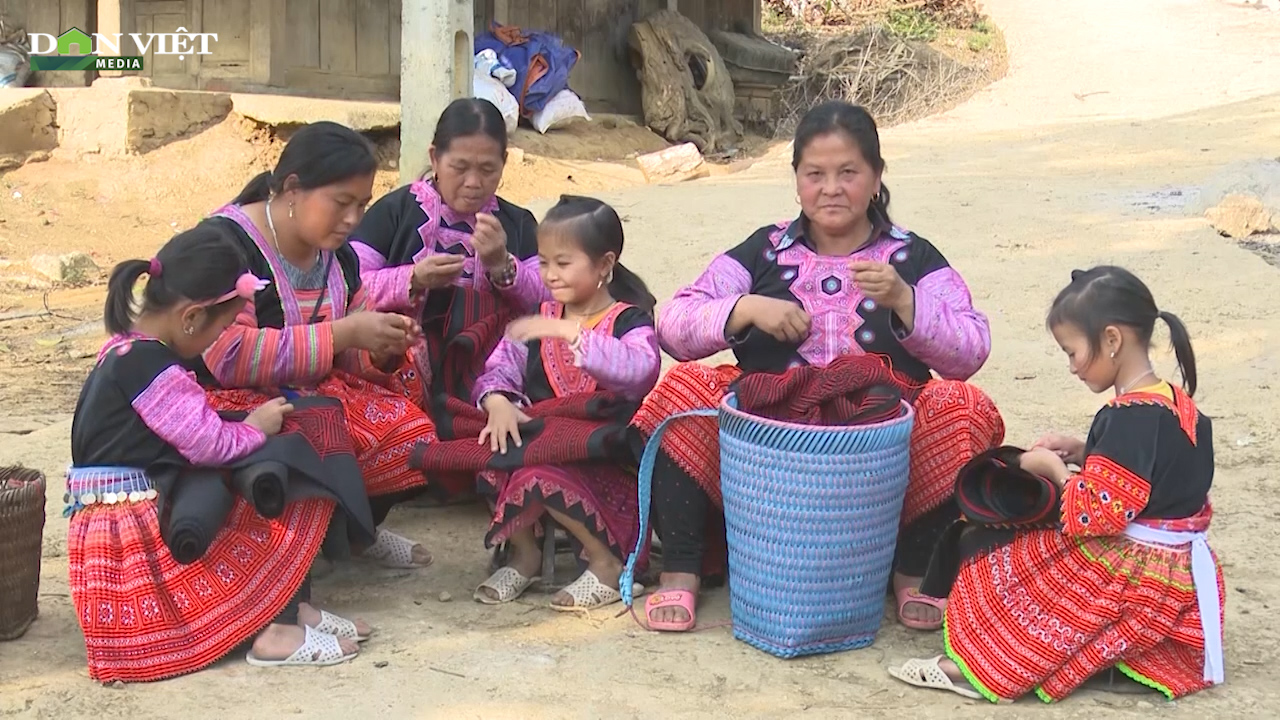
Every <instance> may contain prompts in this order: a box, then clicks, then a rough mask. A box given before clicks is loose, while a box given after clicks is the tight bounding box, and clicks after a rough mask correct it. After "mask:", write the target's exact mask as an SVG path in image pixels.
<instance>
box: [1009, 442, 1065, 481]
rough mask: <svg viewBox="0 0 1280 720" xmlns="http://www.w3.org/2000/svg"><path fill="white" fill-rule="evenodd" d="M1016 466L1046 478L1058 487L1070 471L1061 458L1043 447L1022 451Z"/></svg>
mask: <svg viewBox="0 0 1280 720" xmlns="http://www.w3.org/2000/svg"><path fill="white" fill-rule="evenodd" d="M1018 466H1019V467H1021V468H1022V469H1023V470H1026V471H1027V472H1029V473H1031V474H1033V475H1039V476H1040V477H1042V478H1048V479H1049V480H1051V481H1053V483H1054V484H1055V485H1057V486H1058V487H1062V483H1063V482H1065V481H1066V479H1067V478H1068V477H1070V476H1071V471H1070V470H1067V464H1066V463H1064V462H1063V461H1062V458H1060V457H1058V456H1057V454H1056V453H1054V452H1053V451H1052V450H1047V449H1045V448H1036V449H1035V450H1028V451H1027V452H1025V453H1023V454H1022V457H1021V458H1020V459H1019V460H1018Z"/></svg>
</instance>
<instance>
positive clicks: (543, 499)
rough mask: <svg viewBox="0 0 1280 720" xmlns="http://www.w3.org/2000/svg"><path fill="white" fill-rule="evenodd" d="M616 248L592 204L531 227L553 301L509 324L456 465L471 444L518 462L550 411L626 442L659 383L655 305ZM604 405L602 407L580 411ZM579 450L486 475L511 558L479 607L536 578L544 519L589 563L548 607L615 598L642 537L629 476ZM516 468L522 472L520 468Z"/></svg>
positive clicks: (572, 200) (605, 213) (440, 453)
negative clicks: (595, 412)
mask: <svg viewBox="0 0 1280 720" xmlns="http://www.w3.org/2000/svg"><path fill="white" fill-rule="evenodd" d="M622 245H623V232H622V221H621V220H620V219H619V218H618V213H617V212H615V211H614V209H613V208H611V207H609V206H608V205H606V204H605V203H603V202H601V201H599V200H596V199H594V198H586V197H575V196H568V195H566V196H563V197H561V198H560V202H559V203H558V204H557V205H556V206H555V207H553V208H551V210H550V211H549V212H548V213H547V215H546V218H545V219H544V220H543V221H542V224H541V226H540V227H539V228H538V267H539V271H540V273H541V277H542V282H543V283H544V284H545V286H546V290H547V292H548V294H549V295H550V296H551V297H552V298H553V299H552V300H551V301H549V302H544V303H542V305H541V309H540V312H539V314H538V315H535V316H530V317H525V318H521V319H518V320H516V321H514V322H512V323H511V324H510V325H509V326H508V328H507V333H506V337H505V338H504V339H503V340H501V341H500V342H499V343H498V346H497V348H496V349H495V350H494V351H493V353H492V354H491V355H490V356H489V358H488V361H487V362H486V364H485V370H484V373H483V374H482V375H481V376H480V378H479V379H478V380H477V381H476V385H475V390H474V391H473V394H472V398H471V399H472V401H473V402H475V403H477V404H478V405H479V406H480V408H482V409H483V410H484V411H485V412H486V413H487V415H488V421H487V424H486V426H485V427H484V429H483V430H481V431H480V432H479V434H478V437H475V438H472V439H471V440H470V449H469V450H468V449H466V448H465V447H460V448H459V451H457V454H470V455H474V450H475V444H474V443H475V442H477V441H478V442H479V443H480V444H482V445H487V446H488V447H489V449H490V450H491V451H492V452H495V453H500V454H503V455H507V454H508V453H513V454H514V456H515V457H519V458H523V455H521V454H519V453H520V450H519V448H521V447H522V445H523V444H524V438H522V437H521V433H522V432H524V433H526V435H527V434H528V433H530V432H531V431H533V432H538V431H539V430H540V428H537V427H533V428H530V427H528V426H526V425H525V424H526V423H528V422H529V420H530V417H531V416H537V417H542V416H545V414H547V413H552V414H554V413H555V412H556V411H555V410H543V409H542V408H543V407H566V406H569V407H592V406H598V407H601V408H603V407H611V408H612V411H611V412H609V413H608V417H607V418H605V417H601V418H598V419H597V420H598V422H599V424H600V426H601V429H602V430H603V431H604V432H599V431H597V432H592V433H591V438H598V437H606V436H607V437H620V436H621V435H622V434H623V432H624V431H625V427H626V422H627V421H628V420H629V419H630V417H631V414H632V413H633V412H634V411H635V408H637V407H638V406H639V404H640V401H641V400H642V399H643V398H644V396H645V395H646V394H648V392H649V391H650V390H651V389H652V388H653V386H654V384H655V383H656V382H657V380H658V371H659V368H660V366H661V357H660V354H659V351H658V341H657V337H656V335H655V333H654V327H653V307H654V298H653V295H652V294H651V293H650V292H649V290H648V288H646V287H645V284H644V281H642V280H641V279H640V278H639V277H637V276H636V275H635V273H632V272H631V271H629V270H627V269H626V268H625V267H623V266H622V264H621V262H619V260H620V258H621V256H622ZM604 394H607V395H608V398H607V401H606V402H599V403H589V402H588V401H587V399H588V398H590V397H591V396H593V395H594V396H600V395H604ZM543 403H546V405H543ZM561 412H563V411H561ZM451 425H453V424H452V423H451ZM547 432H551V431H550V430H549V429H548V430H546V431H545V432H544V433H543V435H545V434H546V433H547ZM606 432H607V433H609V434H608V435H606V434H605V433H606ZM577 434H579V435H585V433H577ZM538 439H543V438H541V437H539V438H538ZM575 439H576V438H572V437H567V436H566V437H564V438H559V439H558V441H559V442H560V443H561V445H562V447H561V448H560V451H561V452H560V455H561V456H562V457H566V458H567V459H569V460H571V461H570V462H563V463H557V464H554V465H545V464H531V465H524V466H522V467H519V468H518V469H516V470H514V471H512V472H510V473H509V474H507V473H494V472H486V473H483V474H482V477H485V478H487V479H489V480H490V481H491V482H492V491H493V493H494V494H495V495H496V502H495V508H496V511H495V514H494V517H493V520H492V522H491V524H490V528H489V532H488V535H487V536H486V538H485V539H486V542H487V543H488V544H489V545H490V547H493V546H495V545H497V544H499V543H503V542H506V543H508V544H509V551H510V552H509V556H508V560H507V564H506V566H505V567H502V568H501V569H499V570H498V571H497V572H496V573H494V574H493V576H492V577H490V578H489V579H488V580H486V581H485V582H484V583H482V584H481V585H480V587H478V588H477V589H476V592H475V599H476V600H477V601H478V602H481V603H485V604H498V603H506V602H510V601H512V600H515V599H516V598H517V597H519V596H520V595H521V594H522V593H523V592H524V591H525V589H527V588H528V587H529V586H530V585H531V584H532V583H533V582H534V581H536V580H537V579H538V577H537V576H538V570H540V569H541V567H542V549H541V546H540V543H539V542H538V540H537V539H536V538H535V536H534V527H535V526H536V525H537V524H538V520H539V518H540V517H541V516H542V515H543V513H547V514H549V515H551V517H553V518H554V519H555V520H556V521H557V522H559V523H560V525H561V526H562V527H564V528H565V529H566V530H567V531H568V532H569V533H570V534H571V535H573V537H574V538H575V541H576V543H577V544H580V546H581V547H582V549H583V550H584V551H585V553H586V557H587V563H588V564H587V568H586V570H585V571H584V572H583V573H582V575H581V576H580V577H579V578H578V579H577V580H575V581H574V582H573V583H571V584H570V585H568V586H567V587H565V588H564V589H563V590H562V591H560V592H559V593H558V594H556V596H555V597H553V598H552V600H551V605H552V607H553V608H554V609H557V610H581V609H593V608H598V607H601V606H603V605H608V604H610V603H615V602H618V600H620V599H621V596H620V594H619V592H618V578H619V575H620V573H621V571H622V559H623V558H624V557H626V555H625V553H626V552H627V551H628V550H629V549H630V548H631V547H632V546H633V545H635V542H636V538H637V535H638V528H639V517H638V506H637V502H636V477H635V473H634V471H632V470H629V469H627V468H625V467H623V466H622V465H621V464H619V463H617V462H616V461H614V460H612V459H606V457H602V456H601V454H600V453H599V452H595V451H592V450H591V446H593V445H594V444H596V443H598V442H599V441H598V440H593V439H588V440H587V441H586V443H585V445H586V447H579V446H580V445H582V444H583V443H575ZM553 442H555V441H553ZM464 444H466V443H464ZM450 445H451V444H450V443H439V444H437V446H436V447H435V448H434V452H433V448H428V455H427V462H428V463H431V462H437V461H439V462H440V464H441V465H447V464H448V462H447V461H448V459H449V458H448V456H449V455H450V454H451V453H452V452H455V451H451V450H450V449H449V447H448V446H450ZM529 452H530V453H533V450H530V451H529ZM604 455H605V456H607V457H608V458H611V457H612V456H610V455H608V454H607V453H605V454H604ZM568 456H572V457H568ZM508 457H513V456H512V455H509V456H508ZM512 462H513V463H515V464H519V465H523V460H522V459H521V460H519V461H518V462H517V461H516V460H514V459H513V460H512ZM477 469H483V468H477Z"/></svg>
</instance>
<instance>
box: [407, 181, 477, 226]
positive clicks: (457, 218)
mask: <svg viewBox="0 0 1280 720" xmlns="http://www.w3.org/2000/svg"><path fill="white" fill-rule="evenodd" d="M409 191H410V192H412V193H413V197H414V198H415V199H416V200H417V201H418V206H419V207H421V208H422V211H423V212H424V213H426V215H427V219H428V220H434V219H436V217H435V216H436V215H437V214H438V215H439V220H440V221H441V222H442V223H443V224H444V225H446V226H448V227H449V228H451V229H454V230H463V231H464V232H471V231H472V230H474V229H475V226H476V216H475V214H474V213H460V212H458V211H456V210H454V209H453V208H451V207H449V204H448V203H446V202H445V201H444V197H443V196H442V195H440V191H439V190H437V189H436V184H435V182H434V181H431V180H417V181H415V182H414V183H413V184H412V185H411V186H410V187H409ZM497 211H498V197H497V196H496V195H493V196H490V197H489V199H488V200H486V201H485V203H484V206H483V207H481V208H480V212H482V213H487V214H489V215H492V214H494V213H496V212H497ZM460 226H465V228H464V227H460Z"/></svg>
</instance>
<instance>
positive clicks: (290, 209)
mask: <svg viewBox="0 0 1280 720" xmlns="http://www.w3.org/2000/svg"><path fill="white" fill-rule="evenodd" d="M289 219H290V220H292V219H293V203H289Z"/></svg>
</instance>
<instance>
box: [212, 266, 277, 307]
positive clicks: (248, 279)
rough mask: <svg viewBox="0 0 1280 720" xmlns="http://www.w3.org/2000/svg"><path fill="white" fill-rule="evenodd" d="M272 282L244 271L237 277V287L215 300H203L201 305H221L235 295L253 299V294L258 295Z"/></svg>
mask: <svg viewBox="0 0 1280 720" xmlns="http://www.w3.org/2000/svg"><path fill="white" fill-rule="evenodd" d="M270 284H271V281H270V280H263V279H262V278H260V277H258V276H256V275H254V274H253V273H244V274H243V275H241V276H240V277H238V278H236V284H235V287H233V288H231V290H230V291H229V292H226V293H223V294H222V295H219V296H218V297H216V298H214V299H213V300H206V301H205V302H202V303H200V304H201V305H221V304H222V303H224V302H226V301H228V300H230V299H231V298H235V297H238V298H243V299H245V300H252V299H253V296H254V295H256V294H257V293H258V291H259V290H262V289H264V288H266V287H267V286H268V285H270Z"/></svg>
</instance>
